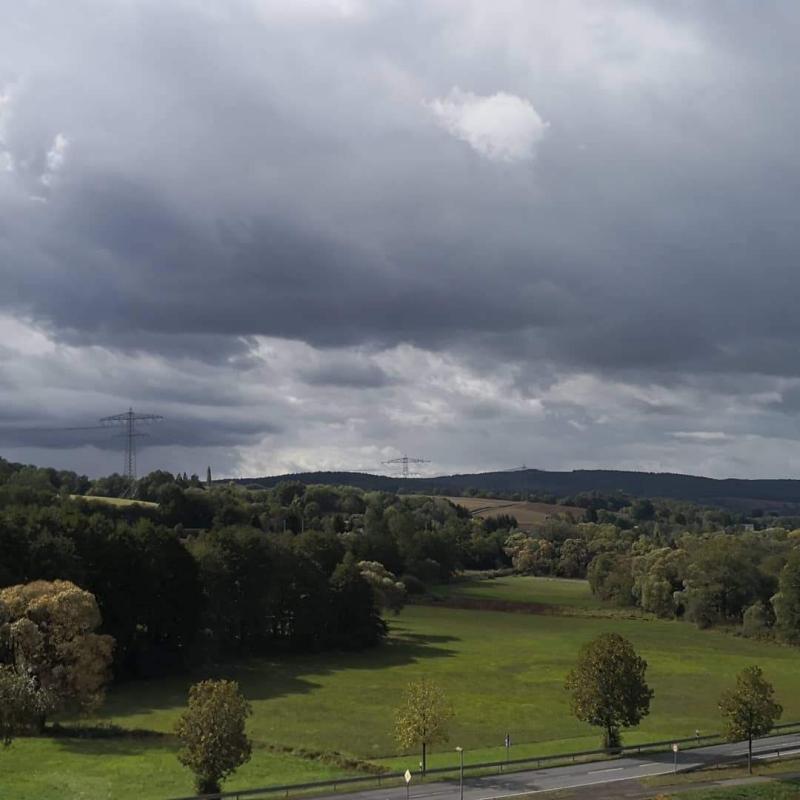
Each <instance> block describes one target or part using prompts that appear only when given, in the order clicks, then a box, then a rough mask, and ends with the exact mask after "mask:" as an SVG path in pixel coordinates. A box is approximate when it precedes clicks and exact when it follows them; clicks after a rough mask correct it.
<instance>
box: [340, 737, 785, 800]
mask: <svg viewBox="0 0 800 800" xmlns="http://www.w3.org/2000/svg"><path fill="white" fill-rule="evenodd" d="M777 748H779V749H780V750H781V755H783V754H784V752H785V753H786V754H787V755H788V754H791V753H795V754H798V755H800V734H789V735H786V736H772V737H768V738H764V739H759V740H758V741H757V742H753V755H754V757H757V758H758V757H766V756H767V755H768V754H773V753H774V752H775V750H776V749H777ZM746 753H747V743H744V744H742V743H736V744H721V745H714V746H711V747H700V748H696V749H693V750H683V751H681V752H679V753H678V771H679V772H680V771H683V770H687V769H692V768H696V767H701V766H710V765H712V764H717V763H720V762H721V761H725V760H728V759H731V758H734V757H737V756H741V755H744V754H746ZM673 759H674V756H673V754H672V753H671V752H670V753H657V754H655V755H641V756H635V757H632V758H630V757H626V758H620V759H615V760H613V761H595V762H593V763H590V764H574V765H570V766H565V767H553V768H550V769H537V770H531V771H528V772H514V773H510V774H506V775H492V776H487V777H482V778H465V780H464V800H489V798H502V797H513V796H514V795H520V794H528V793H532V792H546V791H552V790H555V789H576V788H579V787H582V786H599V785H602V784H606V783H614V782H616V781H625V780H634V779H636V778H646V777H649V776H652V775H663V774H666V773H670V772H672V771H673V770H674V761H673ZM460 796H461V795H460V787H459V783H458V781H443V782H441V783H429V784H419V785H414V782H413V780H412V783H411V786H410V787H409V791H408V798H409V799H410V800H424V799H425V798H432V799H433V800H460ZM336 797H337V798H339V800H406V789H405V788H392V789H375V790H371V791H367V792H352V793H345V792H337V794H336Z"/></svg>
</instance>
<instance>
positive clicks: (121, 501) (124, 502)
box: [70, 494, 158, 508]
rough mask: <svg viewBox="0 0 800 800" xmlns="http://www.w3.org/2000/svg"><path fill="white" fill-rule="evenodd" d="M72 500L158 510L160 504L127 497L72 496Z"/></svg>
mask: <svg viewBox="0 0 800 800" xmlns="http://www.w3.org/2000/svg"><path fill="white" fill-rule="evenodd" d="M70 498H71V499H72V500H86V501H87V502H88V503H104V504H105V505H107V506H149V507H150V508H158V503H150V502H149V501H147V500H131V499H130V498H127V497H101V496H100V495H92V494H71V495H70Z"/></svg>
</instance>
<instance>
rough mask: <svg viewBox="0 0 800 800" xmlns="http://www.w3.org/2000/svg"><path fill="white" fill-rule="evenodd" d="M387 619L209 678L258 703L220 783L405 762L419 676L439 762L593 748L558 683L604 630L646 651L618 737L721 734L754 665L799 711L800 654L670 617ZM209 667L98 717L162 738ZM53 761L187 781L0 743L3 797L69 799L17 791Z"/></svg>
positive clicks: (104, 780) (425, 611)
mask: <svg viewBox="0 0 800 800" xmlns="http://www.w3.org/2000/svg"><path fill="white" fill-rule="evenodd" d="M465 590H466V591H478V592H479V593H480V592H486V593H488V596H492V595H494V596H498V595H505V596H508V597H514V598H516V599H517V600H520V599H521V600H522V601H524V600H525V599H528V600H530V601H531V602H536V603H545V602H547V601H548V600H549V601H550V602H551V603H552V602H554V601H555V604H556V605H568V604H570V603H573V604H581V603H584V604H590V603H591V602H593V600H591V599H590V598H591V596H590V595H588V596H587V590H586V587H585V585H584V584H582V583H581V582H575V581H552V580H547V579H535V578H506V579H502V580H495V581H491V582H488V581H487V582H486V588H484V587H483V585H478V584H475V585H473V586H472V587H471V588H465ZM390 624H391V632H392V638H391V641H390V642H389V643H388V644H387V645H386V646H384V647H381V648H377V649H375V650H372V651H368V652H364V653H348V654H321V655H312V656H296V657H288V658H280V659H278V658H274V659H272V658H264V659H251V660H249V661H247V662H243V663H240V664H236V665H229V666H228V667H227V668H226V669H225V670H224V671H223V670H220V671H218V674H222V673H223V672H224V674H226V675H229V676H232V677H235V678H236V679H237V680H238V681H239V682H240V684H241V686H242V689H243V691H244V692H245V694H246V695H247V696H248V698H249V699H250V700H251V702H252V704H253V708H254V715H253V717H252V719H251V721H250V724H249V729H250V732H251V735H252V736H253V738H254V739H255V741H256V745H257V747H256V751H255V753H254V756H253V761H252V762H251V764H249V765H248V766H247V767H245V768H244V769H242V770H241V771H240V772H239V773H237V775H236V776H235V777H234V778H233V779H232V780H231V781H230V782H229V784H228V786H229V787H230V788H237V787H238V788H243V787H246V786H253V785H259V784H269V783H278V782H282V781H287V780H299V781H302V780H313V779H315V778H316V777H320V778H322V777H324V776H326V775H329V774H331V773H332V772H334V771H337V770H336V769H335V768H334V767H331V766H329V765H327V764H325V763H322V762H320V761H315V760H308V759H301V758H298V757H297V756H295V755H283V754H276V753H273V752H270V751H268V750H266V749H265V748H266V745H267V744H270V745H284V746H290V747H304V748H307V749H310V750H319V751H340V752H343V753H346V754H349V755H353V756H357V757H359V758H365V759H370V760H380V761H381V762H382V763H383V764H384V765H386V766H391V767H393V768H405V767H407V766H410V767H414V766H415V765H416V761H417V758H416V756H414V755H412V756H396V755H393V753H395V750H396V748H395V746H394V743H393V741H392V736H391V723H392V711H393V709H394V707H395V705H396V704H397V702H398V699H399V696H400V694H401V692H402V690H403V687H404V686H405V685H406V684H407V683H408V682H409V681H410V680H413V679H414V678H417V677H419V676H421V675H423V674H425V675H429V676H431V677H432V678H434V679H435V680H436V681H437V682H438V683H440V684H441V685H442V686H443V687H444V688H445V689H446V691H447V693H448V694H449V696H450V699H451V700H452V702H453V705H454V707H455V711H456V718H455V720H454V722H453V725H452V732H451V741H450V743H449V744H448V745H447V746H446V747H444V748H439V752H437V753H434V755H433V759H432V763H433V764H450V763H455V759H454V753H453V748H454V747H455V746H456V745H460V746H463V747H465V748H468V751H467V752H466V754H465V756H466V760H467V762H468V763H469V762H476V761H480V760H484V759H487V758H495V757H497V758H499V757H502V755H503V749H502V742H503V736H504V735H505V733H506V732H510V733H511V735H512V738H513V741H514V746H513V749H512V756H523V755H529V754H533V753H542V754H547V753H554V752H566V751H570V750H579V749H586V748H592V747H596V746H597V744H598V736H597V733H596V732H595V731H594V730H592V729H591V728H590V727H588V726H586V725H584V724H582V723H579V722H577V721H576V720H575V719H573V718H572V717H571V715H570V714H569V709H568V700H567V697H566V695H565V693H564V691H563V682H564V676H565V674H566V673H567V671H568V670H569V669H570V668H571V666H572V665H573V663H574V661H575V657H576V655H577V652H578V649H579V647H580V646H581V645H582V644H583V643H584V642H586V641H588V640H589V639H591V638H593V637H594V636H596V635H597V634H599V633H601V632H604V631H612V630H613V631H618V632H619V633H621V634H623V635H625V636H627V637H629V638H630V639H631V640H632V641H633V642H634V644H635V646H636V647H637V649H638V650H639V651H640V652H641V653H642V654H643V655H644V657H645V658H647V660H648V662H649V664H650V669H649V671H648V677H649V680H650V682H651V685H652V686H653V688H654V689H655V692H656V695H655V699H654V701H653V706H652V713H651V715H650V716H649V717H648V718H647V719H646V720H645V721H644V723H643V724H642V726H641V728H640V729H639V730H637V731H634V732H630V733H628V734H627V736H626V738H627V740H628V741H644V740H652V739H667V738H672V737H679V736H689V735H692V734H693V733H694V731H695V729H700V730H701V731H702V732H704V733H709V732H714V731H716V730H718V729H719V717H718V712H717V708H716V703H717V698H718V696H719V693H720V691H721V689H722V688H723V687H725V686H727V685H729V684H731V682H732V681H733V678H734V675H735V673H736V672H737V671H738V670H740V669H741V668H742V667H743V666H746V665H748V664H754V663H757V664H760V665H761V666H762V667H763V669H764V671H765V673H766V675H767V677H768V678H769V679H770V680H772V681H773V682H774V684H775V686H776V690H777V694H778V697H779V699H780V701H781V702H782V703H783V705H784V707H785V713H784V719H785V720H786V721H790V720H795V719H800V669H798V667H800V652H798V651H797V650H795V649H792V648H788V647H780V646H777V645H768V644H764V643H759V642H755V641H751V640H747V639H740V638H736V637H734V636H731V635H729V634H726V633H722V632H718V631H698V630H696V629H695V628H694V627H692V626H690V625H688V624H684V623H679V622H672V621H663V620H642V619H631V620H628V619H613V618H608V619H606V618H601V617H594V618H593V617H590V616H585V617H584V616H559V615H553V614H550V615H537V614H510V613H500V612H495V611H470V610H462V609H454V608H446V607H431V606H410V607H408V608H406V609H405V610H404V611H403V612H402V613H401V614H400V615H399V616H397V617H394V618H392V619H391V620H390ZM208 674H213V673H212V671H209V670H206V671H205V672H204V673H203V674H202V675H200V674H198V675H196V676H194V677H193V678H192V679H189V678H172V679H168V680H161V681H153V682H138V683H135V684H129V685H126V686H122V687H118V688H116V689H114V690H113V691H112V692H111V694H110V696H109V698H108V702H107V704H106V706H105V708H104V710H103V714H102V717H101V719H102V720H104V721H106V722H110V721H113V722H114V723H116V724H118V725H121V726H125V727H129V728H147V729H151V730H156V731H164V732H168V731H170V730H171V728H172V726H173V725H174V722H175V720H176V718H177V716H178V714H179V713H180V710H181V708H182V706H183V705H184V703H185V697H186V690H187V687H188V685H189V683H191V682H192V680H194V679H197V678H200V677H205V676H206V675H208ZM101 755H102V756H104V757H103V758H98V757H97V756H101ZM51 765H52V769H53V770H54V771H55V770H58V773H57V774H60V775H61V776H62V778H60V780H61V781H62V783H61V785H66V783H65V782H67V781H68V779H69V777H70V776H73V777H74V779H75V780H76V781H78V780H80V781H83V780H84V778H85V779H87V780H88V778H90V777H91V778H92V781H95V782H94V783H92V785H93V786H95V788H94V789H92V790H91V792H90V793H84V794H77V793H69V796H70V797H84V798H86V800H95V798H106V797H113V798H115V799H116V798H121V800H127V798H128V797H130V798H133V797H137V798H148V797H153V798H157V797H162V798H163V797H169V796H170V795H173V796H174V795H180V794H185V793H188V792H189V791H190V789H191V783H190V780H189V776H188V774H187V773H186V772H185V771H184V770H183V769H182V768H181V767H180V766H178V764H177V762H176V761H175V759H174V752H173V748H172V746H171V745H170V744H169V743H168V742H166V743H165V742H164V741H163V740H158V739H156V740H153V739H150V740H122V741H77V742H76V741H71V742H67V741H63V740H61V741H59V740H38V739H34V740H26V741H20V742H18V743H16V744H15V745H14V746H13V749H12V750H11V751H8V752H5V753H3V752H0V788H2V786H3V782H4V781H6V780H8V781H12V782H13V783H12V784H11V785H12V786H13V787H14V789H15V792H14V793H10V792H9V793H3V792H2V791H0V796H13V797H15V798H20V800H33V798H37V800H39V799H41V800H51V798H52V800H55V798H63V797H64V796H65V795H64V794H63V793H61V794H58V793H53V792H50V793H48V791H49V790H47V789H46V787H44V788H43V786H42V785H37V786H36V787H34V788H30V789H28V788H26V787H27V786H28V785H29V784H30V782H31V781H43V780H50V779H51V778H50V775H49V772H50V770H51ZM108 773H112V774H110V775H109V774H108ZM141 774H146V775H152V776H153V777H152V779H151V780H152V781H157V782H158V783H157V784H156V783H153V784H152V789H153V791H152V792H151V791H150V790H149V789H148V790H147V791H142V790H141V786H140V787H139V792H138V793H136V792H134V791H133V790H130V791H129V789H128V782H129V781H130V780H132V779H134V778H133V776H135V775H141ZM37 776H39V777H37ZM45 776H46V777H45ZM104 787H105V788H104ZM86 791H88V790H86Z"/></svg>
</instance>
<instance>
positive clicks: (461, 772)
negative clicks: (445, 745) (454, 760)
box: [456, 747, 464, 800]
mask: <svg viewBox="0 0 800 800" xmlns="http://www.w3.org/2000/svg"><path fill="white" fill-rule="evenodd" d="M456 753H458V756H459V759H460V768H459V781H458V785H459V794H460V797H461V800H464V748H463V747H456Z"/></svg>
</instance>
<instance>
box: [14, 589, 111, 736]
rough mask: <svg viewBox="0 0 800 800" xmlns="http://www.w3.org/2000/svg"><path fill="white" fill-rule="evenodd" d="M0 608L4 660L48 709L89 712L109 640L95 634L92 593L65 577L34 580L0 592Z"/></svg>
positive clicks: (105, 673)
mask: <svg viewBox="0 0 800 800" xmlns="http://www.w3.org/2000/svg"><path fill="white" fill-rule="evenodd" d="M0 608H2V612H0V613H4V615H5V619H4V620H3V624H2V625H1V626H0V636H2V640H3V643H4V646H5V648H6V652H7V655H8V661H9V662H10V663H11V664H13V666H14V668H15V669H16V671H17V672H18V673H19V674H21V675H28V676H31V677H32V678H33V679H34V681H35V686H36V688H37V689H39V690H41V691H42V692H44V693H45V694H46V695H47V696H48V697H49V698H51V701H52V707H53V708H54V709H57V708H62V707H66V706H70V705H72V706H77V707H78V709H80V710H82V711H90V710H92V709H94V708H96V707H97V706H98V705H99V704H100V703H101V702H102V700H103V697H104V690H105V686H106V683H107V682H108V680H109V678H110V674H111V670H110V667H111V660H112V653H113V649H114V639H113V638H112V637H111V636H104V635H100V634H98V633H95V631H96V630H97V629H98V628H99V627H100V623H101V619H100V611H99V609H98V607H97V602H96V601H95V598H94V595H92V594H91V593H90V592H87V591H84V590H83V589H80V588H79V587H78V586H75V584H74V583H70V582H69V581H52V582H50V581H34V582H32V583H27V584H21V585H17V586H9V587H7V588H6V589H3V590H2V591H0ZM43 723H44V714H42V717H41V724H43Z"/></svg>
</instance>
